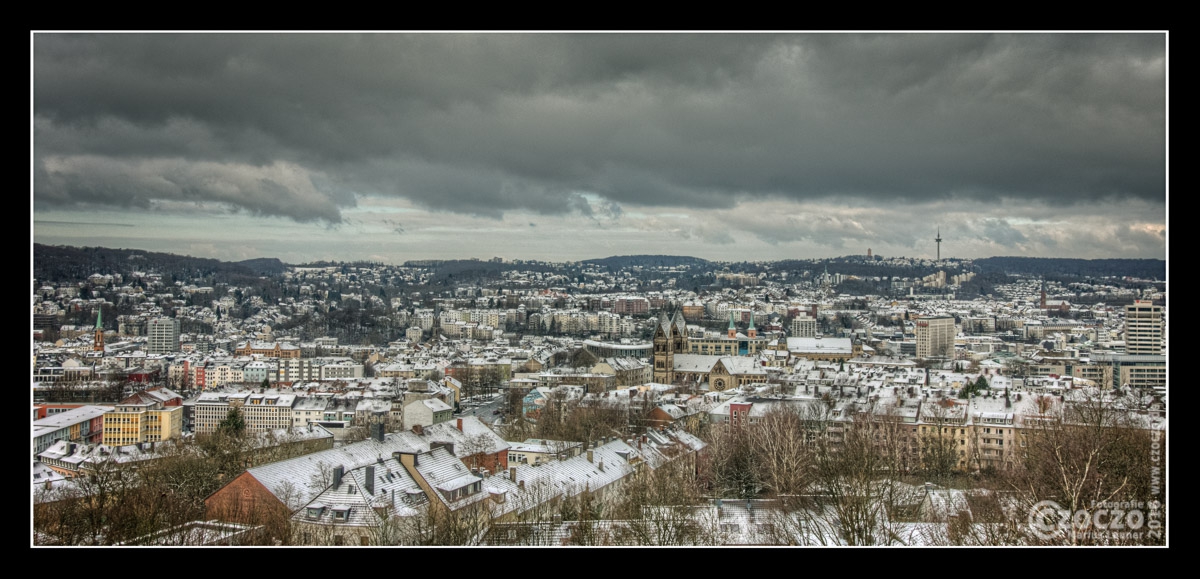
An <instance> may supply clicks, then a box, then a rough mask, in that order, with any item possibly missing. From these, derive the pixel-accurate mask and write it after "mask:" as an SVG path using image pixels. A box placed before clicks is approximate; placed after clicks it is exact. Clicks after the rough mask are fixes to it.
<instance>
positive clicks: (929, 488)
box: [925, 482, 933, 494]
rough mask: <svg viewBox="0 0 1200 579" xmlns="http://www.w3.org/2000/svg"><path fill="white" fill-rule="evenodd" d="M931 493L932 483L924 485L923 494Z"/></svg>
mask: <svg viewBox="0 0 1200 579" xmlns="http://www.w3.org/2000/svg"><path fill="white" fill-rule="evenodd" d="M931 492H933V483H931V482H927V483H925V494H929V493H931Z"/></svg>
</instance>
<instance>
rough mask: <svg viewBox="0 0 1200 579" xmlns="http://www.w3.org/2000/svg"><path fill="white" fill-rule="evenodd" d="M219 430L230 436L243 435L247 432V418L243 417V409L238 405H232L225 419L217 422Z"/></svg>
mask: <svg viewBox="0 0 1200 579" xmlns="http://www.w3.org/2000/svg"><path fill="white" fill-rule="evenodd" d="M217 432H220V433H222V434H227V435H230V436H235V437H237V436H241V435H242V434H244V433H245V432H246V420H245V419H244V418H242V411H241V409H240V408H238V407H237V406H234V407H231V408H230V409H229V412H228V413H227V414H226V415H225V419H224V420H222V421H221V422H220V423H218V424H217Z"/></svg>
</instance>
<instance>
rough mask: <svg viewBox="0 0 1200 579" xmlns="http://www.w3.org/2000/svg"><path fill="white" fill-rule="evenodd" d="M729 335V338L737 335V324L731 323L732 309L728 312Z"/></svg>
mask: <svg viewBox="0 0 1200 579" xmlns="http://www.w3.org/2000/svg"><path fill="white" fill-rule="evenodd" d="M729 337H730V338H731V339H732V338H736V337H737V326H736V325H734V323H733V311H732V310H730V312H729Z"/></svg>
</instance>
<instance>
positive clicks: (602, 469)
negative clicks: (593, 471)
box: [596, 458, 604, 472]
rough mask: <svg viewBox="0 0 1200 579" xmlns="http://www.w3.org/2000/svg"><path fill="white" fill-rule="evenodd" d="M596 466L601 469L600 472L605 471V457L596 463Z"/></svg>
mask: <svg viewBox="0 0 1200 579" xmlns="http://www.w3.org/2000/svg"><path fill="white" fill-rule="evenodd" d="M596 468H598V469H600V472H604V458H601V459H600V462H599V463H597V464H596Z"/></svg>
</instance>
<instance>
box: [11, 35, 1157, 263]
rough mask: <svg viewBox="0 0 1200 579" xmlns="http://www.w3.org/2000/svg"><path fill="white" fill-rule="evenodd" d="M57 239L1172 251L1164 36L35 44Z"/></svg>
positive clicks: (39, 203)
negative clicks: (1168, 224)
mask: <svg viewBox="0 0 1200 579" xmlns="http://www.w3.org/2000/svg"><path fill="white" fill-rule="evenodd" d="M32 45H33V49H32V70H33V90H32V109H33V114H32V118H31V125H32V127H31V129H32V146H31V153H32V155H31V156H32V159H31V163H32V174H33V187H32V204H31V206H32V220H33V239H34V241H36V242H39V243H49V244H67V245H100V246H107V247H130V248H140V249H147V250H153V251H169V252H173V253H182V254H188V255H194V256H200V257H215V258H218V259H226V260H236V259H246V258H251V257H279V258H280V259H283V260H284V261H288V262H292V263H297V262H305V261H312V260H317V259H338V260H350V259H373V260H379V261H384V262H389V263H399V262H402V261H404V260H406V259H420V258H454V257H480V258H490V257H493V256H502V257H507V258H527V259H530V258H532V259H549V260H576V259H586V258H591V257H604V256H609V255H625V254H634V253H666V254H678V255H694V256H698V257H705V258H710V259H721V260H758V259H785V258H810V257H828V256H838V255H851V254H863V253H866V251H867V248H871V249H872V250H873V251H874V252H875V253H876V254H880V255H885V256H895V255H904V256H910V257H933V256H934V253H935V251H936V246H935V244H934V242H933V238H934V237H935V236H936V235H937V232H938V228H939V227H940V230H941V236H942V238H943V239H944V241H943V243H942V255H943V256H955V257H988V256H993V255H1025V256H1042V257H1083V258H1104V257H1154V258H1165V257H1166V214H1167V210H1166V204H1167V193H1166V186H1167V178H1166V164H1167V155H1166V143H1167V138H1166V127H1167V119H1166V95H1167V92H1166V37H1165V35H1164V34H1078V33H1077V34H1000V35H984V34H883V35H868V34H781V35H768V34H749V35H744V34H621V35H618V34H365V35H348V34H34V35H33V42H32Z"/></svg>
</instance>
